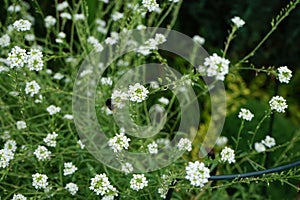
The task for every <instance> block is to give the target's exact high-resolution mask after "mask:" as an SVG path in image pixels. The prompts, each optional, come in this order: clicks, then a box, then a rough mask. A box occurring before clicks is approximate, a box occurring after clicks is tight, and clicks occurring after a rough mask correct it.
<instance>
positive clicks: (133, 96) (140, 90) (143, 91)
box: [128, 83, 149, 103]
mask: <svg viewBox="0 0 300 200" xmlns="http://www.w3.org/2000/svg"><path fill="white" fill-rule="evenodd" d="M148 93H149V91H148V90H147V88H145V87H144V86H143V85H141V84H140V83H136V84H134V85H129V90H128V95H129V99H130V101H133V102H138V103H140V102H142V101H144V100H145V99H146V98H147V97H148Z"/></svg>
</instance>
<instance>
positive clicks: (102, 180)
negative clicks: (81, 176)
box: [90, 173, 118, 196]
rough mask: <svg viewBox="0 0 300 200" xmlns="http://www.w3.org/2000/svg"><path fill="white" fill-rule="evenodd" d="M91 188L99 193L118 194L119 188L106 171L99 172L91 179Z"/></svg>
mask: <svg viewBox="0 0 300 200" xmlns="http://www.w3.org/2000/svg"><path fill="white" fill-rule="evenodd" d="M90 190H93V191H94V192H95V193H96V194H97V195H99V194H101V195H102V196H104V195H107V196H118V193H117V192H118V191H117V189H116V188H115V187H113V186H112V185H111V184H110V182H109V180H108V178H107V176H106V174H105V173H103V174H97V175H96V176H95V177H94V178H92V179H91V186H90Z"/></svg>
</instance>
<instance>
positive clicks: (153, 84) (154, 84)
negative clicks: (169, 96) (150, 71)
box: [150, 81, 159, 89]
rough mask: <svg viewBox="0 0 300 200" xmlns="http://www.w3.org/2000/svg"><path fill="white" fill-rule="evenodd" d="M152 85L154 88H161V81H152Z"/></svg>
mask: <svg viewBox="0 0 300 200" xmlns="http://www.w3.org/2000/svg"><path fill="white" fill-rule="evenodd" d="M150 87H151V88H152V89H157V88H159V83H158V82H156V81H150Z"/></svg>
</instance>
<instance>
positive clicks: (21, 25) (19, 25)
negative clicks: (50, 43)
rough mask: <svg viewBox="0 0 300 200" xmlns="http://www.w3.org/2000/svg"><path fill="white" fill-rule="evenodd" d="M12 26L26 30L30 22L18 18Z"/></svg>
mask: <svg viewBox="0 0 300 200" xmlns="http://www.w3.org/2000/svg"><path fill="white" fill-rule="evenodd" d="M13 27H14V28H15V29H16V30H17V31H28V30H30V28H31V23H30V21H28V20H26V19H25V20H24V19H20V20H17V21H15V22H14V23H13Z"/></svg>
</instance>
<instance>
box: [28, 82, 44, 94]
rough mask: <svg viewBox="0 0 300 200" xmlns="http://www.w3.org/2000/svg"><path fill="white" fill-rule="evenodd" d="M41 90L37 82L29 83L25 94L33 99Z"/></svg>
mask: <svg viewBox="0 0 300 200" xmlns="http://www.w3.org/2000/svg"><path fill="white" fill-rule="evenodd" d="M40 89H41V87H40V85H39V84H38V83H37V82H36V81H31V82H27V83H26V87H25V93H26V94H29V95H30V96H31V97H33V95H35V94H38V93H39V91H40Z"/></svg>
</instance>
